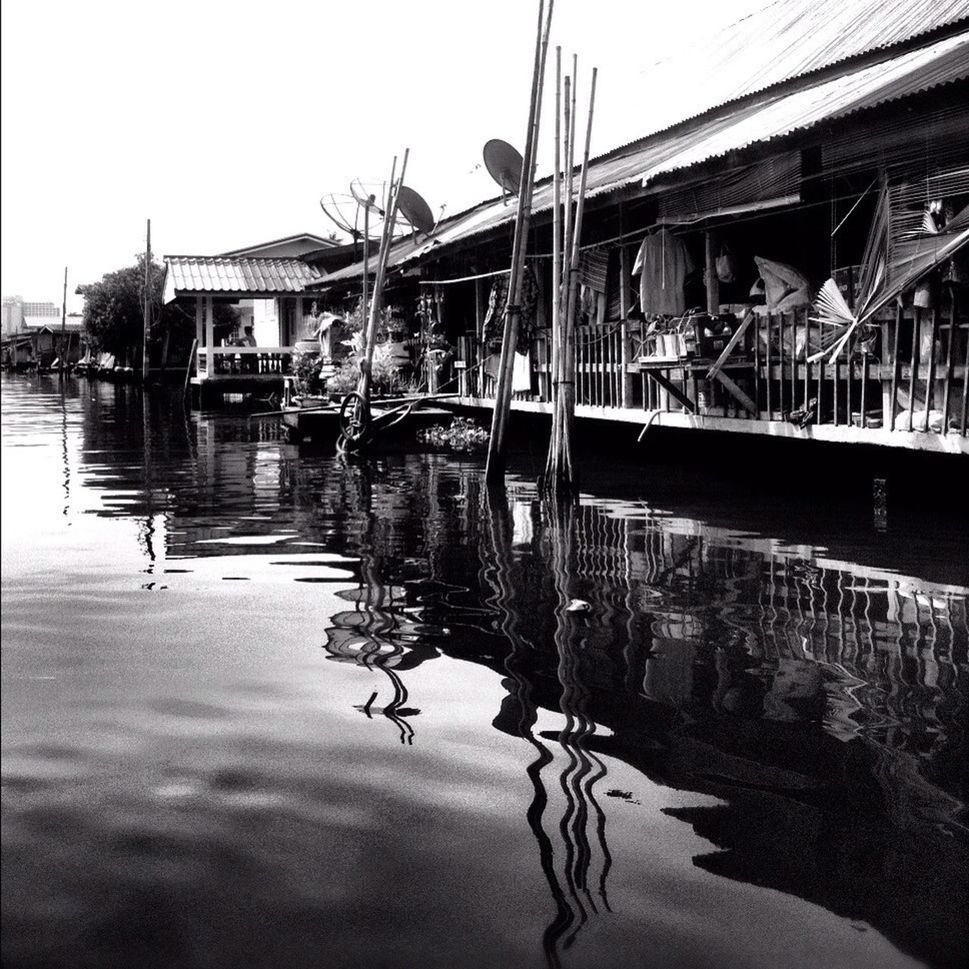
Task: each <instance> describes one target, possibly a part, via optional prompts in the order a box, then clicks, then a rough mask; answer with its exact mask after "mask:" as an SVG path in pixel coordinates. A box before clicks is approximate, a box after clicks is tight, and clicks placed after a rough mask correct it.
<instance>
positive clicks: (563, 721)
mask: <svg viewBox="0 0 969 969" xmlns="http://www.w3.org/2000/svg"><path fill="white" fill-rule="evenodd" d="M35 406H36V405H35ZM57 406H58V407H59V414H58V419H59V422H60V428H59V431H60V433H61V435H62V440H63V443H62V451H63V468H64V486H63V491H64V494H63V500H64V503H65V510H67V508H68V505H70V506H71V508H73V507H74V506H75V505H76V504H77V502H78V498H79V494H80V493H81V492H87V493H90V494H94V495H96V496H97V502H96V503H95V504H94V505H93V506H92V507H89V508H88V511H87V512H86V513H90V514H94V515H97V516H99V517H105V518H121V519H131V520H134V521H136V522H138V523H139V528H138V541H139V543H140V546H141V548H142V551H143V557H144V561H145V563H146V568H145V571H146V572H149V573H150V574H151V575H152V577H153V579H157V578H158V577H159V576H160V575H161V574H162V573H163V572H164V571H172V572H174V571H179V570H180V569H181V570H182V571H190V570H192V569H201V568H202V567H203V566H204V564H205V561H206V560H207V559H209V558H212V559H213V560H217V559H218V557H219V556H221V557H222V561H221V562H220V563H219V566H220V567H221V568H226V567H227V566H226V563H228V562H229V561H230V560H231V557H233V556H238V557H239V558H238V561H239V563H240V566H239V569H240V571H241V570H243V569H244V568H245V566H244V564H243V563H245V561H246V558H245V557H246V556H250V557H252V556H259V557H261V560H262V561H263V562H268V563H269V564H271V565H273V567H274V568H275V570H276V572H279V571H280V570H282V566H283V565H287V564H289V565H292V564H297V565H299V568H296V569H291V570H290V571H292V572H294V574H293V579H295V580H296V581H319V582H322V583H325V588H327V589H328V590H330V591H331V592H334V591H335V593H336V596H337V597H338V599H339V600H342V602H344V603H346V604H347V606H348V607H347V608H346V609H343V610H337V611H333V612H328V613H327V614H326V615H321V616H320V622H319V627H320V629H322V630H324V632H323V637H322V647H323V649H324V650H325V653H326V655H327V657H328V659H329V660H331V661H333V662H335V663H343V664H347V665H348V667H349V668H351V669H352V668H359V672H360V675H361V677H364V676H368V677H369V676H372V677H375V678H376V679H374V680H371V681H369V682H368V683H367V684H366V686H364V687H363V688H362V689H361V691H360V693H359V695H355V696H354V697H353V698H352V699H351V698H349V697H343V698H341V701H340V702H346V703H347V704H348V705H349V706H352V707H354V708H355V709H356V710H358V711H359V712H360V713H362V714H363V715H364V716H365V717H367V718H368V719H369V720H371V721H373V726H374V729H375V732H376V731H377V728H378V727H379V729H380V730H382V731H384V732H388V731H389V737H390V742H391V743H392V744H393V745H394V746H395V747H396V746H397V744H398V742H399V744H400V745H403V746H405V747H413V748H414V750H413V751H411V752H410V753H416V752H417V751H418V750H419V748H420V747H421V744H422V742H423V741H422V738H423V737H424V736H426V734H422V732H421V728H420V724H422V723H426V721H425V720H422V719H421V718H420V714H421V709H419V708H418V705H417V703H418V701H417V700H416V698H415V697H414V696H413V695H412V694H413V693H420V692H421V690H420V689H419V687H418V686H417V684H418V683H419V682H420V680H419V674H418V672H417V671H418V670H419V668H420V667H421V666H422V665H423V664H425V663H427V662H428V661H429V660H435V659H439V658H448V659H450V660H460V661H463V662H464V663H473V664H476V665H477V666H478V667H482V668H487V669H488V670H491V671H493V672H494V673H495V674H497V676H498V677H500V681H501V685H502V687H503V689H504V692H505V695H504V697H503V698H502V699H501V702H500V708H499V710H498V711H497V714H496V715H495V716H494V719H493V721H492V724H491V727H489V728H488V729H489V730H491V729H492V727H493V729H494V730H497V731H499V732H500V733H501V734H503V735H505V736H507V737H510V738H515V739H516V740H520V741H521V742H522V744H523V745H527V747H523V748H522V749H525V750H527V760H524V761H522V768H523V770H524V774H525V778H526V786H525V790H526V796H527V797H528V801H527V804H526V803H523V804H522V808H523V813H524V821H525V824H526V826H527V828H528V829H529V831H530V832H531V835H532V836H533V837H534V843H535V847H536V852H537V866H538V868H539V869H540V871H541V877H542V879H543V881H544V885H545V886H547V892H548V901H549V904H548V909H547V910H548V919H547V921H546V922H545V924H544V925H542V926H539V927H536V928H535V933H534V934H535V937H536V939H538V938H539V937H540V938H541V947H542V949H543V953H544V958H545V961H546V962H547V964H548V965H549V966H552V967H555V966H559V965H560V964H567V963H568V961H569V956H570V950H573V947H577V946H578V944H579V943H581V941H582V940H583V939H584V938H586V937H588V936H589V935H592V934H593V933H594V926H596V925H601V924H602V923H603V922H608V921H610V920H613V919H614V918H616V917H617V916H615V915H614V913H613V909H616V911H619V910H620V908H621V905H620V902H621V899H619V898H617V897H616V893H617V888H616V885H617V881H618V876H619V875H620V874H622V873H621V871H620V865H619V862H618V860H616V858H617V857H618V852H617V851H616V850H615V849H616V847H617V846H616V845H615V844H614V845H613V846H612V848H613V850H610V844H609V840H608V834H609V830H610V823H611V821H613V820H614V819H615V818H616V815H615V813H613V812H614V811H615V810H617V809H626V808H627V807H628V806H629V804H630V803H631V795H629V793H628V792H625V791H622V790H618V789H611V788H609V772H610V771H613V772H616V773H618V772H619V771H620V769H621V770H626V771H628V770H629V769H631V770H632V771H634V772H636V774H637V776H641V777H642V778H644V779H646V780H647V781H649V782H650V783H651V784H655V785H657V786H659V787H662V788H665V789H668V790H672V791H683V792H692V793H694V794H699V795H705V796H708V798H709V800H710V801H713V802H714V803H706V801H705V803H704V804H703V805H701V806H696V805H693V806H677V807H664V808H663V812H664V814H665V815H666V817H668V818H672V819H676V820H677V821H679V822H681V823H682V824H683V825H686V826H689V828H690V829H691V830H692V831H693V832H695V834H696V835H697V836H699V837H700V838H701V839H702V840H703V842H704V848H703V849H702V850H701V851H698V852H697V853H696V854H695V855H694V856H693V857H692V864H693V865H694V866H695V867H696V868H697V869H700V870H702V871H704V872H708V873H710V874H712V875H715V876H717V877H718V878H720V879H726V880H732V881H734V882H740V883H745V884H748V885H752V886H761V887H766V888H770V889H774V890H776V891H778V892H783V893H785V894H786V895H789V896H793V897H796V898H799V899H804V900H806V901H808V902H811V903H813V904H816V905H818V906H821V907H822V908H824V909H826V910H828V911H829V912H832V913H835V914H836V915H838V916H841V917H842V918H845V919H850V920H852V923H853V924H854V923H859V924H860V925H861V926H862V927H864V926H866V925H870V926H873V927H874V928H875V929H877V930H878V931H879V932H880V933H882V934H883V935H884V936H885V937H886V938H888V939H889V940H890V941H891V942H892V943H893V944H894V945H895V946H897V947H898V948H899V949H900V950H902V951H903V952H905V953H908V954H910V955H912V956H914V957H915V958H918V959H920V960H923V961H926V962H928V963H929V964H931V965H933V966H940V967H942V966H948V965H956V964H958V960H959V958H960V955H959V954H960V953H963V952H965V951H966V950H967V947H969V930H967V927H966V922H965V919H964V911H965V905H966V902H967V898H969V894H967V892H969V889H967V884H966V882H967V872H969V829H967V825H969V814H967V801H969V789H967V784H969V779H967V775H966V763H967V760H969V743H967V736H966V729H967V728H966V722H967V707H969V705H967V690H969V661H967V651H969V625H967V604H969V588H967V584H969V578H966V580H965V581H961V580H960V579H959V575H960V571H962V572H963V574H964V570H961V569H960V566H959V561H958V560H959V556H960V555H961V556H964V554H965V545H964V544H963V539H964V537H965V536H964V529H963V526H962V525H960V524H958V523H954V524H953V525H952V526H951V527H950V528H949V529H947V530H934V529H933V530H930V531H925V532H924V533H923V534H922V535H921V538H920V544H919V545H918V547H913V546H912V545H911V543H909V542H907V541H899V535H900V534H901V535H902V536H905V537H906V538H907V536H909V535H910V534H911V531H912V529H913V528H915V527H916V525H913V523H912V522H905V523H899V524H897V525H896V524H894V523H893V522H892V521H891V520H889V522H888V524H887V526H886V525H885V523H884V522H878V523H873V522H872V521H871V520H870V519H868V520H864V519H854V518H849V519H846V520H840V519H839V518H838V516H837V512H836V511H835V510H832V509H828V510H826V511H825V512H824V514H823V515H821V516H820V524H816V523H814V522H812V520H811V518H810V516H808V517H804V516H800V515H796V514H790V515H788V516H787V517H785V515H784V513H783V502H782V501H780V500H778V501H776V502H774V503H772V504H770V505H763V506H760V507H758V505H757V503H749V504H744V502H743V500H742V499H739V498H738V500H737V501H736V502H732V501H731V502H729V503H727V502H725V501H724V500H723V496H722V494H721V493H719V492H718V490H717V488H716V487H713V488H709V493H707V494H699V493H698V492H697V491H696V490H695V487H694V490H691V491H690V492H689V493H688V495H687V496H685V497H682V498H678V497H677V488H676V486H675V485H676V482H675V480H672V479H662V478H657V479H655V480H651V481H640V483H639V491H638V493H637V492H636V489H635V488H634V487H633V486H632V484H631V481H630V479H629V478H628V477H627V478H624V479H623V480H622V481H621V482H619V483H617V485H616V487H615V490H614V491H611V490H609V488H608V486H607V485H608V482H605V483H601V484H600V482H598V481H597V484H596V487H597V493H596V494H594V495H586V496H584V497H583V498H582V500H581V502H580V504H579V505H578V506H577V507H576V508H574V509H568V510H563V509H560V508H557V507H549V506H547V505H544V504H543V503H542V502H541V501H539V498H538V495H537V494H536V493H535V490H534V488H533V487H532V486H531V485H530V484H529V483H527V482H524V481H516V482H513V484H512V486H511V487H510V489H509V494H508V496H507V497H505V496H496V495H495V494H493V493H489V492H488V491H487V489H486V488H485V486H484V483H483V475H482V470H481V468H480V466H479V464H478V463H477V462H475V461H472V460H468V461H453V460H448V459H444V458H441V457H440V456H435V455H421V456H418V455H411V456H396V457H392V458H391V457H387V458H379V457H378V458H373V459H369V460H365V461H361V462H358V463H346V462H341V461H338V460H337V459H335V458H332V459H331V458H328V457H317V458H309V457H307V456H301V455H300V454H299V452H298V451H297V450H296V449H295V448H293V447H291V446H289V445H287V444H285V443H283V441H282V437H281V433H280V432H279V430H278V429H277V428H275V427H274V426H272V425H269V424H267V423H266V422H258V423H257V422H253V423H247V422H245V421H244V420H239V419H234V418H231V417H219V418H214V419H210V418H208V417H206V416H200V415H198V414H192V413H189V412H187V411H185V410H183V409H180V404H178V403H177V402H172V401H169V400H167V399H165V398H160V399H156V400H153V401H152V402H151V403H150V405H146V406H145V407H144V408H143V406H142V399H141V396H140V395H139V394H137V393H135V392H133V391H132V390H131V389H128V388H116V387H107V388H105V387H103V386H102V387H97V386H94V387H93V388H92V389H91V390H88V389H87V388H85V389H84V391H83V393H79V394H77V395H76V396H75V397H74V398H72V397H71V394H70V392H68V395H67V398H66V399H65V398H64V397H61V399H60V401H58V404H57ZM24 420H26V418H24V417H22V416H21V415H19V414H18V413H16V412H15V413H13V414H11V415H8V414H6V413H5V414H4V424H5V433H6V432H7V430H8V429H12V430H13V431H16V430H17V429H18V428H19V427H20V425H21V423H22V422H23V421H24ZM71 434H77V435H79V436H80V438H81V440H82V443H83V446H82V447H81V449H80V452H79V454H78V456H77V457H76V458H75V459H74V464H73V467H72V464H71V460H70V453H69V447H68V437H69V435H71ZM617 474H618V475H619V476H620V477H621V476H622V472H617ZM602 476H603V475H602V474H600V475H599V476H598V477H602ZM72 513H73V512H72ZM876 525H877V528H878V529H885V531H886V534H885V536H884V538H883V539H878V540H872V533H873V530H874V529H875V527H876ZM903 546H904V547H903ZM307 548H310V549H314V550H317V551H319V553H320V555H321V556H323V555H324V554H325V555H327V556H331V557H333V558H338V559H339V562H340V564H341V567H342V568H343V570H344V572H343V573H341V574H339V575H333V576H331V575H329V574H327V576H326V577H324V578H319V577H314V576H312V575H307V574H306V573H307V572H308V571H309V570H310V569H311V568H312V567H314V563H313V562H312V561H309V560H308V559H307V558H306V557H305V556H308V555H310V553H307V552H306V549H307ZM860 549H864V550H865V551H864V553H860V552H859V550H860ZM873 549H874V550H873ZM284 552H285V553H287V554H291V555H293V556H296V555H297V553H300V554H301V555H304V557H302V558H296V560H295V562H294V563H287V562H285V561H278V560H279V559H282V558H284ZM330 561H331V560H330V559H327V560H326V564H329V563H330ZM963 561H964V559H963ZM277 566H278V567H277ZM182 567H184V568H182ZM252 568H253V569H255V566H252ZM347 572H349V573H350V574H351V575H352V578H346V577H345V574H346V573H347ZM225 577H228V576H225ZM240 577H247V576H245V575H241V576H240ZM323 587H324V586H323V585H321V586H319V588H323ZM574 599H580V600H583V601H584V603H586V604H587V609H584V610H570V603H572V601H573V600H574ZM317 645H319V641H317ZM308 648H310V647H308ZM420 702H421V705H422V706H424V707H425V709H426V704H424V702H423V701H420ZM388 724H389V727H388ZM366 726H367V728H368V729H369V727H370V724H366ZM632 803H633V805H634V806H635V802H634V801H633V802H632ZM640 807H642V806H640ZM643 810H646V809H645V808H644V809H643ZM519 817H520V815H519ZM531 863H532V864H536V861H535V860H534V859H533V861H532V862H531ZM544 890H545V889H544V888H543V891H544ZM859 931H861V929H859Z"/></svg>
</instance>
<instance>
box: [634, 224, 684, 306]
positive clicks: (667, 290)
mask: <svg viewBox="0 0 969 969" xmlns="http://www.w3.org/2000/svg"><path fill="white" fill-rule="evenodd" d="M693 269H694V264H693V260H692V259H691V258H690V253H689V251H688V250H687V248H686V244H685V243H684V242H683V240H682V239H680V238H679V237H678V236H674V235H673V233H671V232H670V231H669V229H660V230H659V231H658V232H654V233H653V234H652V235H648V236H646V238H645V239H643V244H642V245H641V246H640V247H639V252H638V253H637V255H636V264H635V265H634V266H633V274H635V273H640V274H641V275H640V277H639V301H640V306H641V307H642V310H643V313H645V314H646V316H681V315H682V314H683V313H685V312H686V296H685V295H684V293H683V284H684V283H685V282H686V277H687V276H688V275H689V274H690V273H691V272H693Z"/></svg>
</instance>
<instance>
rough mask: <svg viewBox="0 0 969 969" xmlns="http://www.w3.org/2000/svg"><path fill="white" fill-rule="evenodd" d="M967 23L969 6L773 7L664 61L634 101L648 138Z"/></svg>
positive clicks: (814, 2) (799, 3)
mask: <svg viewBox="0 0 969 969" xmlns="http://www.w3.org/2000/svg"><path fill="white" fill-rule="evenodd" d="M967 19H969V0H774V2H773V3H769V4H767V5H765V6H764V7H763V9H761V10H758V11H756V12H755V13H752V14H750V15H749V16H747V17H744V18H743V19H742V20H739V21H738V22H737V23H735V24H733V25H731V26H730V27H727V28H726V29H723V30H719V31H717V32H716V34H715V35H713V36H711V37H709V38H708V39H707V40H706V41H705V42H703V41H702V42H700V43H699V44H697V43H695V42H694V43H691V44H688V45H684V46H683V47H682V48H681V49H679V50H677V51H675V52H673V53H672V54H670V55H669V56H667V57H664V58H662V59H661V60H658V61H657V62H656V63H655V64H654V65H652V66H651V67H649V68H647V69H646V70H645V71H643V72H642V85H643V86H642V92H641V96H639V95H637V94H632V97H633V99H636V98H637V97H638V100H639V101H640V102H641V103H642V104H643V105H644V108H643V110H644V112H646V113H647V114H648V120H647V124H648V126H649V127H648V128H647V129H646V130H647V132H650V131H652V132H657V131H660V130H663V129H665V128H667V127H669V126H670V125H673V124H677V123H679V122H681V121H683V120H686V119H688V118H693V117H696V116H697V115H699V114H701V113H703V112H705V111H708V110H710V109H711V108H714V107H717V106H722V105H725V104H730V103H732V102H734V101H736V100H737V99H739V98H743V97H746V96H748V95H751V94H755V93H757V92H761V91H766V90H767V89H769V88H771V87H774V86H776V85H778V84H782V83H784V82H786V81H790V80H792V79H794V78H798V77H803V76H804V75H807V74H812V73H814V72H817V71H820V70H823V69H826V68H831V67H834V66H835V65H837V64H841V63H844V62H846V61H849V60H851V59H852V58H856V57H860V56H862V55H865V54H871V53H873V52H875V51H879V50H887V49H888V48H891V47H895V46H897V45H899V44H903V43H905V42H906V41H910V40H913V39H915V38H918V37H924V36H925V35H928V34H931V33H932V32H934V31H938V30H941V29H943V28H945V27H947V26H949V25H952V24H958V23H959V22H960V21H963V20H967ZM656 91H663V92H664V96H663V97H661V98H656V97H655V93H654V92H656ZM631 93H632V92H631ZM640 130H641V131H642V129H640Z"/></svg>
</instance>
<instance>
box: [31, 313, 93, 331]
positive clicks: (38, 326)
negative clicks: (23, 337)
mask: <svg viewBox="0 0 969 969" xmlns="http://www.w3.org/2000/svg"><path fill="white" fill-rule="evenodd" d="M45 326H46V327H50V329H52V330H58V331H59V330H60V328H61V315H60V313H58V314H57V315H56V316H48V315H47V314H44V315H43V316H34V315H29V316H28V315H27V314H24V329H25V330H42V329H43V328H44V327H45ZM81 329H83V324H82V323H81V321H80V320H79V319H78V318H77V317H76V316H73V317H72V316H69V317H68V318H67V325H66V327H65V330H70V331H72V332H74V333H76V332H78V331H79V330H81Z"/></svg>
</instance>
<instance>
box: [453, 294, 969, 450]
mask: <svg viewBox="0 0 969 969" xmlns="http://www.w3.org/2000/svg"><path fill="white" fill-rule="evenodd" d="M947 302H948V301H947ZM811 315H813V313H811V312H810V311H809V310H806V309H800V310H797V311H794V312H789V313H773V314H765V315H760V316H756V317H754V319H753V320H752V322H751V324H750V326H749V331H748V332H747V333H746V334H745V335H744V338H743V339H742V340H740V341H738V343H737V345H736V347H735V348H734V350H733V351H732V353H731V355H730V356H729V357H728V358H727V359H726V361H724V366H723V370H722V371H721V372H720V375H719V376H715V377H714V378H711V376H710V375H709V371H710V368H711V366H712V365H713V364H714V362H716V358H717V354H718V352H719V349H720V348H721V347H723V346H724V344H725V342H726V341H725V340H723V341H720V343H719V344H717V345H716V346H717V350H715V351H712V352H710V353H709V354H708V355H707V356H705V357H702V358H700V357H697V356H693V357H690V358H682V359H680V358H677V357H676V353H677V350H678V349H681V347H680V346H679V345H678V344H677V343H676V341H674V340H672V339H670V338H668V337H664V338H663V339H661V340H659V341H657V340H656V338H650V339H648V340H647V339H644V338H643V336H642V324H639V323H634V322H632V321H630V322H629V323H627V324H626V325H623V324H622V323H619V322H612V323H605V324H602V325H597V326H581V327H579V328H578V329H577V331H576V373H575V382H576V403H577V404H579V405H586V406H591V407H634V408H640V409H643V410H659V411H668V412H676V411H679V412H684V411H685V412H688V413H693V414H698V415H702V416H707V417H732V418H746V419H758V420H766V421H790V422H793V423H796V424H798V425H799V426H802V427H808V426H810V425H829V426H834V427H839V426H844V427H850V426H854V427H859V428H866V429H872V430H874V429H877V428H886V429H892V428H894V429H895V430H900V431H913V430H914V431H922V432H927V433H932V432H934V433H953V434H962V435H966V434H967V432H969V419H967V401H969V386H967V383H969V381H967V377H969V368H967V360H969V319H967V317H966V316H964V315H963V316H959V315H955V316H953V307H952V306H951V304H949V305H946V306H944V308H943V309H940V310H921V309H907V310H905V311H904V312H902V311H899V312H898V313H897V314H896V316H895V318H894V319H888V320H884V321H880V322H878V323H877V329H876V332H874V333H873V339H871V340H870V341H868V342H867V343H865V342H862V341H858V342H856V343H855V347H854V350H853V351H852V352H851V354H850V355H849V354H848V353H847V352H845V353H842V354H841V355H840V357H839V358H838V359H837V360H834V361H831V360H830V355H828V356H824V357H821V358H819V359H814V360H812V359H811V358H812V357H813V356H814V355H815V354H816V352H817V351H818V350H819V349H820V347H821V342H820V341H821V333H822V330H824V329H825V328H824V327H823V325H822V324H821V323H819V322H817V321H816V320H812V319H811V318H810V317H811ZM953 320H955V322H953ZM549 348H550V342H549V339H548V331H547V330H546V331H540V332H539V334H538V336H537V337H536V339H535V340H534V341H533V343H532V350H531V371H532V382H531V389H530V391H529V392H528V394H527V396H528V397H530V399H532V400H537V401H549V400H551V396H552V385H551V377H552V375H551V361H550V353H549ZM458 360H459V362H458V373H459V377H458V387H457V390H458V392H459V393H460V394H462V395H463V396H467V397H485V398H489V397H493V396H494V393H495V381H494V380H493V379H492V378H491V377H490V376H489V369H490V368H489V367H488V366H487V365H482V353H481V348H480V347H479V345H478V344H477V342H476V340H475V339H474V337H473V336H472V335H470V334H469V335H467V336H464V337H462V338H461V339H460V341H459V345H458ZM913 400H914V403H915V406H914V407H912V406H911V402H912V401H913Z"/></svg>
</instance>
